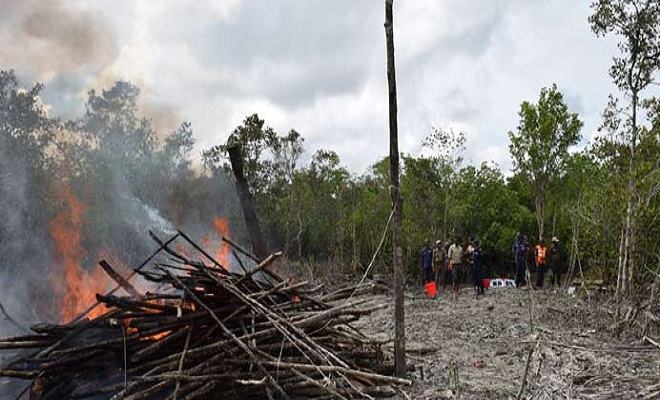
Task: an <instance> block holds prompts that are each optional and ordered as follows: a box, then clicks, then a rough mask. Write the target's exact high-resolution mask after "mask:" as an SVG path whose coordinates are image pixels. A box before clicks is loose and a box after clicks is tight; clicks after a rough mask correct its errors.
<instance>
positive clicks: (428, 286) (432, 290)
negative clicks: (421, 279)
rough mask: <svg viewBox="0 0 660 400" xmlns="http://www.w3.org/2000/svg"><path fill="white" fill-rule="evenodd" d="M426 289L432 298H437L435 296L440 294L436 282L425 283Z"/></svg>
mask: <svg viewBox="0 0 660 400" xmlns="http://www.w3.org/2000/svg"><path fill="white" fill-rule="evenodd" d="M424 289H425V290H426V294H428V295H429V297H430V298H432V299H435V296H437V295H438V288H437V287H436V286H435V282H429V283H427V284H425V285H424Z"/></svg>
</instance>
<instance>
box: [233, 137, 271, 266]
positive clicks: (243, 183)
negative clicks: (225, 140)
mask: <svg viewBox="0 0 660 400" xmlns="http://www.w3.org/2000/svg"><path fill="white" fill-rule="evenodd" d="M227 153H229V161H230V162H231V170H232V171H233V172H234V178H235V179H236V191H237V192H238V199H239V200H240V202H241V207H242V209H243V217H245V225H247V229H248V233H249V235H250V241H251V242H252V250H253V251H254V255H255V256H257V258H259V260H260V261H261V260H263V259H265V258H266V256H267V255H268V250H267V249H266V243H265V242H264V239H263V236H262V234H261V228H260V227H259V219H258V218H257V211H256V209H255V208H254V201H253V200H252V195H251V194H250V188H249V187H248V183H247V180H246V179H245V174H244V172H243V155H242V154H241V148H240V146H239V145H238V143H232V144H230V145H229V147H228V148H227Z"/></svg>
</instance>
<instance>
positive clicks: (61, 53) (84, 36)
mask: <svg viewBox="0 0 660 400" xmlns="http://www.w3.org/2000/svg"><path fill="white" fill-rule="evenodd" d="M0 8H2V10H3V12H2V14H4V15H3V16H0V20H2V21H3V23H2V25H1V26H2V28H0V60H1V61H0V63H2V65H0V67H2V68H7V67H12V68H16V69H20V70H23V71H32V72H33V73H35V74H37V77H38V78H39V79H41V80H50V79H52V78H53V77H54V76H55V75H57V74H60V73H65V72H71V71H82V70H88V71H95V70H96V71H98V70H100V69H102V68H103V67H104V66H106V65H108V64H110V63H112V61H113V60H114V59H115V58H116V57H117V54H118V52H119V49H118V45H117V39H116V33H115V32H114V30H113V29H112V27H111V25H110V24H109V23H108V21H106V20H105V19H104V18H102V17H101V16H100V15H98V14H94V13H92V12H90V11H85V10H76V9H73V8H71V7H70V6H67V5H65V4H64V3H63V2H62V1H57V0H53V1H40V0H28V1H24V0H2V1H0Z"/></svg>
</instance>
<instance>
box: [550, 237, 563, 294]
mask: <svg viewBox="0 0 660 400" xmlns="http://www.w3.org/2000/svg"><path fill="white" fill-rule="evenodd" d="M548 268H549V269H550V285H551V286H554V285H555V284H557V286H561V269H562V265H561V254H560V252H559V239H557V236H553V237H552V243H551V244H550V248H548Z"/></svg>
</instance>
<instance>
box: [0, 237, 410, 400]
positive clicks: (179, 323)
mask: <svg viewBox="0 0 660 400" xmlns="http://www.w3.org/2000/svg"><path fill="white" fill-rule="evenodd" d="M152 237H153V238H154V240H156V242H157V243H158V245H159V248H158V250H157V251H156V252H155V253H154V254H153V255H152V256H151V257H149V258H148V259H147V260H145V262H144V263H142V264H141V265H140V266H139V267H137V268H135V269H134V272H133V273H132V274H131V275H129V276H127V277H123V276H121V275H120V274H119V273H117V272H116V271H115V270H114V268H113V267H112V266H110V265H109V264H108V263H107V262H105V261H102V262H101V265H102V267H103V268H104V269H105V270H106V272H108V274H110V276H112V277H113V279H114V280H115V281H116V282H117V283H118V285H117V287H116V288H115V289H114V290H112V291H110V292H109V293H107V294H103V295H101V294H99V295H97V300H98V302H97V304H95V305H93V306H92V307H90V308H89V309H88V310H87V311H85V312H84V313H83V314H81V315H80V316H79V317H77V318H76V319H74V320H73V321H71V322H70V323H67V324H63V325H56V324H41V325H37V326H33V327H32V328H31V329H32V331H33V332H34V334H29V335H24V336H20V337H13V338H1V339H0V348H1V349H6V350H9V351H17V350H16V349H21V350H19V353H18V354H17V355H15V356H14V358H13V359H12V360H10V361H8V362H6V363H5V365H4V366H3V368H1V369H0V376H5V377H13V378H21V379H26V380H31V383H30V384H29V385H28V386H27V387H26V390H25V392H27V391H28V390H29V392H30V399H39V400H46V399H92V398H93V399H112V400H115V399H131V400H138V399H179V400H182V399H198V398H203V397H207V398H223V399H263V398H268V399H303V398H304V399H352V398H373V396H381V395H387V396H389V395H392V394H394V393H396V392H397V391H398V390H399V387H400V386H401V385H407V384H410V382H409V381H407V380H404V379H399V378H395V377H392V376H390V375H391V373H392V370H393V368H392V365H391V361H389V360H391V357H389V355H388V354H387V353H386V350H384V348H385V347H386V346H385V345H386V343H384V342H382V341H381V342H377V341H374V340H370V339H369V338H367V337H366V336H364V335H363V334H361V333H360V332H359V331H357V330H356V329H354V328H353V327H352V326H351V322H353V321H356V320H357V319H359V318H360V317H361V316H363V315H365V314H368V313H370V312H372V311H374V310H376V309H380V308H383V307H386V305H384V304H376V305H374V304H369V302H368V300H367V299H363V300H355V297H354V296H353V294H354V293H355V291H351V290H348V291H347V290H344V291H341V292H336V293H332V294H330V295H321V294H319V291H318V290H317V289H318V288H308V285H307V282H300V283H297V284H294V283H293V282H290V281H289V280H288V279H283V278H281V277H279V276H278V275H277V274H276V273H274V272H271V271H270V270H269V269H268V268H267V267H268V266H269V265H270V264H271V263H272V262H273V261H274V260H275V259H276V258H277V257H278V256H279V254H278V253H276V254H272V255H270V256H269V257H268V258H266V259H265V260H262V261H261V262H256V261H251V264H252V266H250V267H245V266H244V264H247V263H246V262H245V260H246V257H251V256H250V255H249V253H247V252H246V251H244V250H243V249H241V248H240V247H239V246H237V245H235V244H234V243H233V242H231V241H230V240H228V239H224V240H225V241H226V242H227V243H229V244H231V245H232V246H233V249H234V250H233V251H232V253H233V254H234V256H235V260H236V264H238V265H239V266H240V268H241V269H242V271H241V272H232V270H231V269H230V268H228V267H227V266H223V265H220V263H218V262H217V261H216V260H214V258H213V257H212V256H211V255H209V254H208V253H207V252H206V251H205V250H204V249H202V248H201V247H199V246H198V245H197V244H195V242H193V241H192V240H191V239H190V238H189V237H188V236H186V235H185V234H184V233H183V232H180V231H179V232H178V233H177V234H176V235H175V236H174V237H172V238H170V239H169V240H167V241H162V240H161V239H159V238H158V237H156V236H155V235H153V234H152ZM175 241H184V243H185V245H186V246H188V247H187V248H189V249H192V251H185V252H183V251H181V250H179V249H180V246H178V245H177V246H175V243H174V242H175ZM175 249H177V250H175ZM237 252H238V253H241V256H239V255H238V254H237ZM241 259H243V261H241ZM134 274H139V275H141V276H142V277H143V279H145V280H146V281H148V282H150V283H151V284H152V285H154V287H156V290H151V291H147V292H145V293H141V292H140V290H139V289H138V288H136V287H134V286H133V285H132V284H131V283H130V279H131V278H132V276H133V275H134ZM120 288H121V289H123V290H124V292H126V295H124V296H117V295H115V293H117V292H119V291H120ZM98 305H103V306H105V307H106V309H107V311H106V312H105V313H104V314H102V315H100V316H98V317H96V318H93V319H89V318H86V317H85V316H86V315H87V314H88V313H89V311H91V310H92V309H93V308H94V307H96V306H98ZM19 397H20V396H19Z"/></svg>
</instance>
